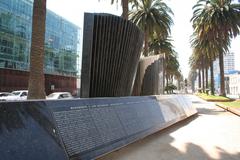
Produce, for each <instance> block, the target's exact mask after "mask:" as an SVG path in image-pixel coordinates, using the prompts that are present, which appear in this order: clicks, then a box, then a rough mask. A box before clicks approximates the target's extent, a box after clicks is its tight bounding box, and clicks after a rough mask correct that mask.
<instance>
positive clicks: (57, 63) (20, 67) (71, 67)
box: [0, 0, 80, 94]
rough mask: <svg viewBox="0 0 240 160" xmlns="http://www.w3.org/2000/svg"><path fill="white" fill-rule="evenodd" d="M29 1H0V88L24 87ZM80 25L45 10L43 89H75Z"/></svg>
mask: <svg viewBox="0 0 240 160" xmlns="http://www.w3.org/2000/svg"><path fill="white" fill-rule="evenodd" d="M32 10H33V0H0V91H11V90H15V89H26V88H27V82H28V71H29V61H30V60H29V58H30V47H31V32H32ZM79 34H80V28H79V27H77V26H76V25H74V24H72V23H70V22H69V21H67V20H65V19H64V18H62V17H60V16H58V15H56V14H55V13H53V12H52V11H50V10H47V15H46V33H45V61H44V63H45V67H44V72H45V79H46V82H45V88H46V93H47V94H48V93H50V92H53V91H70V92H72V93H73V92H75V90H76V77H77V73H78V63H77V58H78V53H79V51H78V48H79V37H80V36H79Z"/></svg>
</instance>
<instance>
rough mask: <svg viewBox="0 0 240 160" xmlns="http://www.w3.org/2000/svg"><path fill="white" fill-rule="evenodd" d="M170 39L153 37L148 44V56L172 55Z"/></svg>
mask: <svg viewBox="0 0 240 160" xmlns="http://www.w3.org/2000/svg"><path fill="white" fill-rule="evenodd" d="M173 48H174V47H173V45H172V39H170V38H161V37H157V36H155V38H153V39H152V40H151V41H150V43H149V51H150V53H149V54H150V55H158V54H173V53H174V52H175V51H174V50H173Z"/></svg>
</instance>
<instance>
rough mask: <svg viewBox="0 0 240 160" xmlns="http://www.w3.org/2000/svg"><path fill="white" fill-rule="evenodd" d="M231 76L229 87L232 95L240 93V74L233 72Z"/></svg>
mask: <svg viewBox="0 0 240 160" xmlns="http://www.w3.org/2000/svg"><path fill="white" fill-rule="evenodd" d="M228 77H229V88H230V94H231V95H240V74H231V75H228Z"/></svg>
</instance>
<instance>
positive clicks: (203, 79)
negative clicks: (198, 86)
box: [202, 58, 205, 92]
mask: <svg viewBox="0 0 240 160" xmlns="http://www.w3.org/2000/svg"><path fill="white" fill-rule="evenodd" d="M204 64H205V63H204V59H203V58H202V90H203V92H205V83H204V81H205V76H204V68H205V67H204Z"/></svg>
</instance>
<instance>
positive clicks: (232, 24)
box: [191, 0, 240, 96]
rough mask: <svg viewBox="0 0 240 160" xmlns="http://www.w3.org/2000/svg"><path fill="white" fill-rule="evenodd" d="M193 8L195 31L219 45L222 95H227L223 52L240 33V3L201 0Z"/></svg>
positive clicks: (228, 0)
mask: <svg viewBox="0 0 240 160" xmlns="http://www.w3.org/2000/svg"><path fill="white" fill-rule="evenodd" d="M193 10H194V12H193V17H192V19H191V21H193V27H194V32H195V33H196V34H197V35H198V37H199V39H201V40H202V39H205V40H208V41H211V42H214V43H215V46H218V47H219V52H218V55H219V67H220V77H221V78H220V79H221V88H220V95H223V96H225V95H226V93H225V83H224V63H223V54H224V53H226V51H228V48H229V45H230V39H231V38H233V37H236V36H237V35H238V34H239V31H240V30H239V27H240V22H239V19H240V4H232V2H231V0H199V1H198V2H197V4H196V5H195V6H194V7H193Z"/></svg>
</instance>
